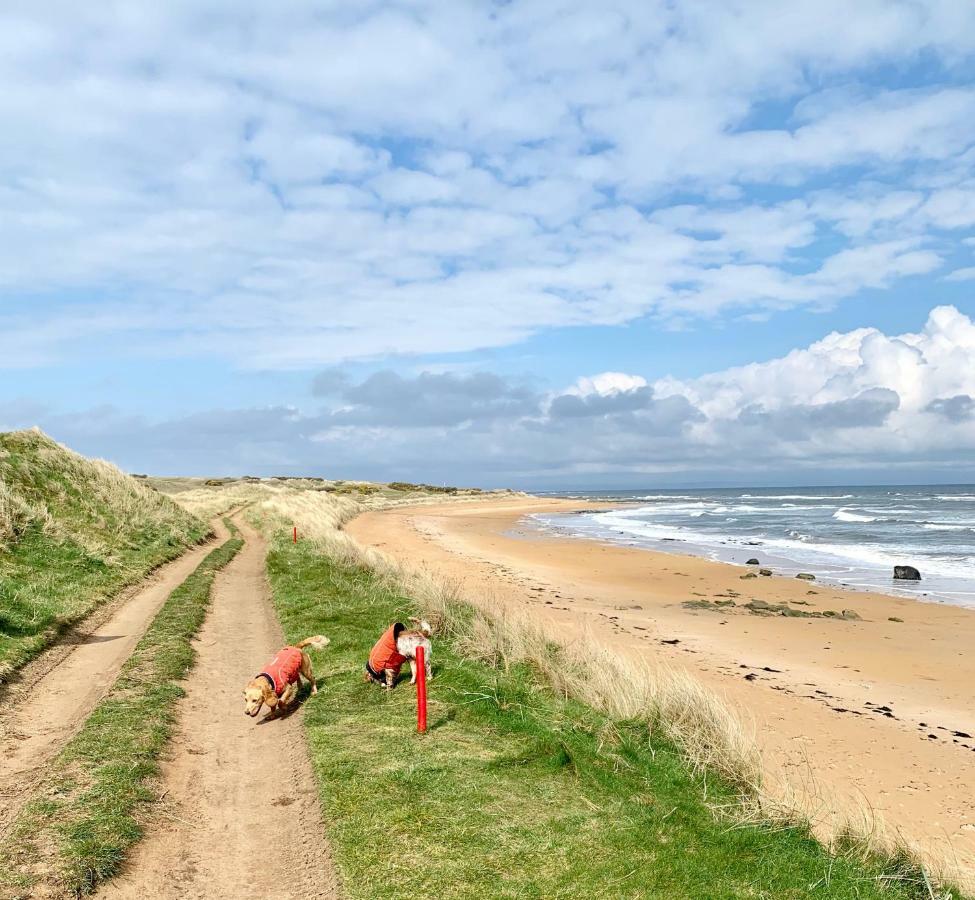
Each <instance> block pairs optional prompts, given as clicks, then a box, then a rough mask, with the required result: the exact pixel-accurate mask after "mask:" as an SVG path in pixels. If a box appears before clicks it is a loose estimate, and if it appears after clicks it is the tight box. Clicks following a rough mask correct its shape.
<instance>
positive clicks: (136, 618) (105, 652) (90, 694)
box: [0, 520, 228, 834]
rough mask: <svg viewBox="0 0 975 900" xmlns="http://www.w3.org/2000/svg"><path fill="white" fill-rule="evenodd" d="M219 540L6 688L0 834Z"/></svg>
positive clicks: (220, 532)
mask: <svg viewBox="0 0 975 900" xmlns="http://www.w3.org/2000/svg"><path fill="white" fill-rule="evenodd" d="M213 528H214V530H215V531H216V532H217V538H216V539H215V540H213V541H210V542H209V543H207V544H202V545H200V546H198V547H194V548H193V549H192V550H189V551H188V552H187V553H184V554H183V555H182V556H181V557H179V559H176V560H174V561H173V562H170V563H167V564H166V565H164V566H162V567H160V568H159V569H157V570H156V572H155V573H153V575H151V576H150V577H149V579H147V581H145V582H144V583H143V584H142V585H141V586H139V587H138V588H136V589H135V590H134V591H130V592H126V594H125V595H124V596H123V598H122V600H121V602H120V603H119V604H118V605H117V607H116V609H115V611H114V612H113V613H111V614H110V615H109V617H108V618H107V619H106V620H105V621H104V622H103V623H102V624H101V625H99V626H98V627H97V628H95V629H94V630H93V631H91V632H88V633H84V634H83V635H81V636H80V637H79V640H78V643H77V644H75V645H74V646H73V647H70V648H69V649H68V652H67V653H66V652H65V650H66V647H65V646H64V645H60V646H57V647H54V648H52V649H51V651H49V652H48V653H46V654H44V655H43V656H42V657H41V658H39V659H38V660H35V661H34V662H33V663H31V664H30V665H29V666H27V667H26V668H25V669H24V670H22V672H21V674H20V676H19V678H18V680H17V681H16V682H15V683H14V684H12V685H11V686H10V687H9V688H7V689H6V691H5V693H4V695H3V701H2V703H3V707H2V711H0V834H3V833H4V832H5V831H6V829H7V828H8V827H9V825H10V823H11V822H12V821H13V820H14V818H15V816H16V814H17V812H18V811H19V810H20V808H21V806H23V803H24V802H25V800H26V792H25V791H24V785H25V784H30V783H32V781H33V776H34V773H36V772H39V771H41V770H43V768H44V767H45V766H46V765H47V763H48V762H50V760H51V759H53V758H54V756H55V755H56V754H57V753H58V751H59V750H60V749H61V748H62V747H63V746H64V745H65V744H66V743H67V742H68V741H69V740H70V739H71V738H72V737H73V736H74V735H75V734H76V733H77V731H78V729H80V728H81V726H82V725H83V724H84V722H85V719H87V718H88V714H89V713H90V712H91V711H92V709H94V707H95V706H96V705H97V703H98V701H99V700H101V698H102V697H103V696H104V695H105V692H106V691H107V690H108V689H109V688H111V686H112V685H113V684H114V683H115V679H116V677H117V676H118V673H119V670H120V669H121V668H122V665H123V664H124V663H125V661H126V660H127V659H128V658H129V657H130V656H131V655H132V651H133V649H134V648H135V645H136V644H137V643H138V642H139V639H140V638H141V637H142V635H143V634H144V633H145V630H146V628H148V627H149V624H150V622H152V620H153V618H154V617H155V615H156V613H157V612H158V611H159V609H160V608H161V607H162V605H163V603H164V602H165V601H166V598H167V597H168V596H169V594H170V592H171V591H172V590H173V589H174V588H176V587H177V586H178V585H180V584H181V583H182V582H183V581H184V580H185V578H186V577H187V576H188V575H189V574H190V573H191V572H192V571H193V570H194V569H195V568H196V567H197V566H198V565H199V564H200V562H201V561H202V559H203V558H204V557H205V556H206V555H207V553H209V552H210V550H212V549H213V547H214V546H215V545H216V544H217V543H218V542H220V541H223V540H225V539H226V538H227V536H228V533H227V530H226V528H224V526H223V524H222V523H221V522H219V520H218V521H216V522H214V523H213Z"/></svg>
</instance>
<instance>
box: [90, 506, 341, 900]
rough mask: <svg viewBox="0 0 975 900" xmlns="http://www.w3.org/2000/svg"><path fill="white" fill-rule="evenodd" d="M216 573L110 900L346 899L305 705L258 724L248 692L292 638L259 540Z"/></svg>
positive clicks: (246, 530) (254, 537)
mask: <svg viewBox="0 0 975 900" xmlns="http://www.w3.org/2000/svg"><path fill="white" fill-rule="evenodd" d="M236 521H237V524H238V526H239V527H240V529H241V532H242V535H243V537H244V538H245V540H246V545H245V546H244V548H243V549H242V550H241V551H240V553H238V554H237V557H236V558H235V559H234V561H233V562H231V563H230V565H228V566H227V568H226V569H224V570H223V571H222V572H221V573H220V574H218V575H217V578H216V581H215V583H214V591H213V598H212V605H211V608H210V612H209V614H208V616H207V620H206V622H205V623H204V625H203V627H202V629H201V630H200V634H199V637H198V640H197V641H196V645H195V646H196V650H197V660H196V666H195V668H194V670H193V672H192V674H191V676H190V679H189V681H188V683H187V685H186V696H185V697H184V698H183V699H182V700H181V701H180V710H179V724H178V727H177V732H176V735H175V737H174V739H173V742H172V744H171V747H170V750H169V752H168V758H167V759H166V761H165V763H164V765H163V774H162V779H161V785H160V794H161V796H162V798H163V799H162V801H161V803H160V804H159V805H157V806H155V807H154V808H153V817H152V821H151V822H150V823H149V825H148V827H147V834H146V836H145V838H144V839H143V840H142V842H141V843H140V844H139V845H138V846H137V847H136V848H135V850H134V852H133V854H132V857H131V859H130V860H129V863H128V864H127V866H126V868H125V870H124V871H123V873H122V875H120V876H119V877H118V878H116V879H115V880H114V881H111V882H109V883H107V884H106V885H104V887H103V888H102V890H101V891H100V893H99V896H101V897H106V898H138V900H144V898H146V897H153V898H180V900H184V898H186V900H189V898H207V900H217V898H227V900H231V898H233V900H248V898H253V900H258V898H261V900H273V898H282V900H283V898H292V897H302V898H315V897H318V898H334V897H338V896H340V894H339V886H338V879H337V876H336V874H335V870H334V868H333V866H332V863H331V858H330V855H329V850H328V844H327V843H326V839H325V834H324V830H323V827H322V823H321V814H320V808H319V804H318V795H317V790H316V786H315V780H314V775H313V773H312V768H311V762H310V760H309V756H308V751H307V745H306V743H305V734H304V731H303V729H302V727H301V721H300V720H301V711H300V710H299V711H298V712H297V714H295V715H291V716H288V717H286V718H277V719H275V718H272V719H267V720H265V719H258V720H256V721H255V720H253V719H251V718H249V717H247V716H245V715H244V713H243V700H242V697H241V691H242V689H243V686H244V684H245V683H246V682H247V681H248V680H249V679H250V678H252V677H253V676H254V675H255V674H256V673H257V672H259V671H260V670H261V667H262V666H264V665H265V664H266V663H267V661H268V660H269V659H270V658H271V657H272V656H273V655H274V653H275V652H276V651H277V650H278V649H280V647H281V646H282V645H283V643H284V640H283V637H282V634H281V629H280V626H279V625H278V621H277V618H276V617H275V614H274V610H273V608H272V605H271V600H270V597H269V592H268V588H267V583H266V580H265V570H264V558H265V553H266V547H265V544H264V541H263V539H262V538H261V536H260V535H259V534H257V533H256V532H255V531H254V530H253V529H252V528H250V527H249V526H248V525H247V524H246V523H245V522H243V521H241V520H236Z"/></svg>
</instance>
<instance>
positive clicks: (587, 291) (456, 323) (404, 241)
mask: <svg viewBox="0 0 975 900" xmlns="http://www.w3.org/2000/svg"><path fill="white" fill-rule="evenodd" d="M973 49H975V7H971V6H970V5H969V4H962V3H957V2H940V0H929V2H921V0H910V2H908V0H862V2H859V3H857V4H852V5H851V4H849V3H846V2H839V0H835V2H834V0H824V2H816V3H813V2H808V3H806V2H798V3H791V4H781V3H774V2H759V0H747V2H733V0H732V2H726V0H722V2H718V0H714V2H707V0H698V2H693V3H691V2H677V3H673V2H660V3H655V2H647V0H640V2H609V3H603V4H598V5H593V4H587V3H580V2H561V0H544V2H542V0H538V2H535V0H531V2H513V3H489V2H479V3H465V2H460V0H452V2H442V3H438V2H407V3H377V2H346V3H329V4H323V5H319V6H317V7H316V8H314V9H313V8H312V7H311V6H310V5H308V4H304V3H297V2H282V3H279V4H273V5H269V4H258V3H251V2H241V3H238V4H234V5H232V6H228V5H227V4H223V3H215V2H213V3H211V2H206V0H202V2H193V3H190V2H175V3H171V4H165V5H162V6H161V8H159V9H152V8H148V7H146V6H145V5H138V6H128V5H113V4H95V5H91V4H89V5H79V4H69V3H61V2H43V3H35V4H26V3H24V4H21V3H13V4H8V5H7V6H6V7H5V8H4V10H3V11H2V12H0V76H2V78H3V84H4V91H3V92H0V115H2V116H3V121H4V123H5V138H4V141H3V142H2V143H0V205H2V211H3V215H2V216H0V428H15V427H27V426H30V425H34V424H36V425H39V426H40V427H42V428H44V429H45V430H47V431H49V432H50V433H51V434H52V435H54V436H55V437H56V438H58V439H60V440H62V441H64V442H66V443H68V444H70V445H71V446H74V447H75V448H77V449H78V450H80V451H82V452H85V453H91V454H96V455H99V456H104V457H107V458H110V459H112V460H114V461H116V462H118V463H120V464H121V465H123V466H124V467H126V468H128V469H130V470H135V471H150V472H155V473H186V474H221V473H227V474H243V473H253V474H275V473H300V472H307V473H312V474H326V475H334V476H336V477H356V476H358V477H364V478H379V479H386V478H388V479H392V478H409V479H421V480H428V481H444V480H450V481H463V482H465V483H474V484H485V485H496V484H511V485H518V486H529V487H531V486H537V487H589V486H592V487H598V486H603V485H606V486H609V485H614V486H631V485H641V486H642V485H647V486H653V485H661V486H665V485H690V484H715V483H733V484H763V483H779V484H784V483H825V482H850V481H854V482H863V483H877V482H883V481H892V480H893V481H896V480H903V481H959V480H972V479H975V463H973V462H972V459H973V454H972V451H973V449H975V399H973V398H975V326H973V324H972V319H973V318H975V293H973V291H975V173H973V164H975V84H973V75H975V55H973Z"/></svg>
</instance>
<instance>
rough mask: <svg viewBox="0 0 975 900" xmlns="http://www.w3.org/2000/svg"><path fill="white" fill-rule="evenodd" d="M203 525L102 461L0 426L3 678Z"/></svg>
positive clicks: (200, 533)
mask: <svg viewBox="0 0 975 900" xmlns="http://www.w3.org/2000/svg"><path fill="white" fill-rule="evenodd" d="M207 532H208V528H207V526H206V525H205V524H204V523H203V522H201V521H200V520H198V519H196V518H195V517H193V516H192V515H190V514H189V513H187V512H186V511H185V510H184V509H182V508H180V507H179V506H177V505H176V504H175V503H173V501H172V500H170V499H169V498H168V497H164V496H162V495H161V494H159V493H157V492H156V491H154V490H152V489H151V488H150V487H148V486H146V485H145V484H143V483H142V482H140V481H139V480H137V479H134V478H130V477H129V476H127V475H125V474H124V473H122V472H121V471H120V470H119V469H117V468H115V467H114V466H112V465H110V464H108V463H105V462H102V461H100V460H89V459H85V458H84V457H82V456H79V455H78V454H76V453H73V452H72V451H70V450H68V449H67V448H66V447H62V446H61V445H60V444H57V443H56V442H55V441H53V440H51V439H50V438H49V437H47V436H46V435H44V434H42V433H41V432H39V431H16V432H7V433H0V681H2V680H3V679H4V678H5V677H7V676H9V674H10V673H11V672H12V671H14V670H15V669H16V668H18V667H19V666H21V665H23V664H24V663H25V662H27V661H28V660H29V659H31V658H32V657H33V656H35V655H36V654H37V653H39V652H40V651H41V650H43V649H44V648H45V647H47V646H48V645H49V644H51V643H52V642H53V641H55V640H57V638H58V637H59V636H61V635H62V634H63V633H64V632H65V631H66V630H67V629H69V628H70V627H71V626H72V625H74V624H76V623H77V622H79V621H81V620H82V619H83V618H85V617H86V616H88V615H89V614H90V613H91V612H92V611H93V610H95V609H96V608H97V607H98V606H99V605H100V604H102V603H103V602H105V601H106V600H107V599H109V598H110V597H112V596H113V595H114V594H116V593H117V592H118V591H119V590H121V589H122V588H123V587H125V586H126V585H128V584H131V583H133V582H135V581H138V580H139V579H140V578H142V577H144V576H145V575H146V573H147V572H149V571H150V570H151V569H153V568H155V567H156V566H158V565H160V564H162V563H164V562H166V561H168V560H170V559H173V558H175V557H176V556H179V554H180V553H182V552H183V551H184V550H185V549H186V548H187V547H188V546H189V545H191V544H193V543H196V542H198V541H199V540H201V539H202V538H203V537H205V535H206V533H207Z"/></svg>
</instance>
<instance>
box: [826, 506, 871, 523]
mask: <svg viewBox="0 0 975 900" xmlns="http://www.w3.org/2000/svg"><path fill="white" fill-rule="evenodd" d="M833 518H834V519H836V520H837V521H839V522H876V521H877V517H876V516H861V515H860V514H859V513H855V512H850V511H849V510H848V509H838V510H836V512H835V513H833Z"/></svg>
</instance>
